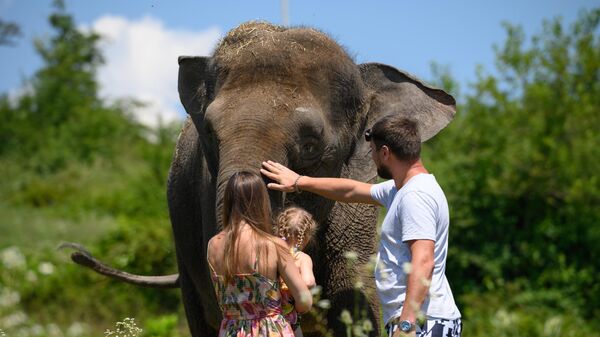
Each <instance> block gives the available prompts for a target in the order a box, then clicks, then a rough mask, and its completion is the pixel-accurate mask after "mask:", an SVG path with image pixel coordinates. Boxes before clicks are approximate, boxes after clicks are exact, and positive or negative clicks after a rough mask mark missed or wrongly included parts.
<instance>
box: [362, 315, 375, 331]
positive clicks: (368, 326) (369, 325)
mask: <svg viewBox="0 0 600 337" xmlns="http://www.w3.org/2000/svg"><path fill="white" fill-rule="evenodd" d="M362 328H363V330H364V331H366V332H370V331H373V322H371V320H370V319H368V318H366V319H365V320H364V321H363V324H362Z"/></svg>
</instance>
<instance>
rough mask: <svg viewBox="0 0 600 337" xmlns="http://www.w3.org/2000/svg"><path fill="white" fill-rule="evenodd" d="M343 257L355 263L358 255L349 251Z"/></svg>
mask: <svg viewBox="0 0 600 337" xmlns="http://www.w3.org/2000/svg"><path fill="white" fill-rule="evenodd" d="M344 257H345V258H346V259H347V260H348V261H356V260H357V259H358V254H357V253H356V252H355V251H352V250H349V251H347V252H345V253H344Z"/></svg>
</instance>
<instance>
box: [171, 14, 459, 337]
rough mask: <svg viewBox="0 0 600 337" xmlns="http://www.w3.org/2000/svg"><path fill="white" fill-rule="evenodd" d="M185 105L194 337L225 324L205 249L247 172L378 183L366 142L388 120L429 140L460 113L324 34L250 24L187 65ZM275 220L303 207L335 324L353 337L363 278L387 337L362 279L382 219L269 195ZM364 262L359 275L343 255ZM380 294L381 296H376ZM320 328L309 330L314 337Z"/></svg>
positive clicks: (177, 195)
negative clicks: (232, 181) (399, 118)
mask: <svg viewBox="0 0 600 337" xmlns="http://www.w3.org/2000/svg"><path fill="white" fill-rule="evenodd" d="M179 65H180V68H179V94H180V98H181V101H182V103H183V105H184V106H185V109H186V111H187V112H188V114H189V116H190V118H188V120H187V121H186V122H185V126H184V127H183V130H182V132H181V134H180V136H179V140H178V143H177V147H176V151H175V155H174V158H173V163H172V166H171V170H170V173H169V183H168V201H169V210H170V216H171V222H172V225H173V232H174V238H175V246H176V251H177V261H178V267H179V285H180V287H181V289H182V295H183V296H182V297H183V300H184V306H185V311H186V314H187V318H188V323H189V326H190V330H191V332H192V336H194V337H198V336H214V335H216V332H217V331H218V327H219V323H220V320H221V315H220V311H219V308H218V306H217V302H216V298H215V294H214V290H213V287H212V285H211V280H210V277H209V269H208V266H207V263H206V244H207V242H208V240H209V238H210V237H211V236H213V235H214V234H215V233H217V231H218V230H219V228H220V227H221V223H220V219H219V218H220V209H221V195H222V192H223V189H224V186H225V183H226V182H227V179H228V178H229V177H230V176H231V175H232V174H233V173H234V172H235V171H238V170H252V171H255V172H258V170H259V168H260V165H261V162H262V161H265V160H268V159H270V160H274V161H277V162H280V163H282V164H284V165H286V166H289V167H290V168H291V169H293V170H295V171H296V172H298V173H300V174H303V175H310V176H324V177H347V178H352V179H357V180H360V181H365V182H371V183H373V182H375V178H376V168H375V165H374V164H373V162H372V160H371V155H370V152H369V151H370V148H369V145H368V144H367V143H366V142H365V140H364V137H363V133H364V131H365V129H366V128H368V127H370V126H371V125H372V124H373V123H374V121H375V120H376V119H378V118H379V117H381V116H383V115H385V114H391V113H393V114H401V115H405V116H408V117H411V118H414V119H416V120H417V121H418V122H419V126H420V130H421V134H422V137H423V140H426V139H428V138H430V137H432V136H433V135H435V134H436V133H437V132H438V131H439V130H441V129H442V128H444V127H445V126H446V125H447V124H448V123H449V122H450V120H451V119H452V117H453V116H454V113H455V101H454V99H453V98H452V96H450V95H448V94H447V93H445V92H444V91H442V90H439V89H434V88H431V87H429V86H427V85H425V84H423V83H422V82H420V81H419V80H418V79H415V78H413V77H411V76H410V75H408V74H406V73H404V72H401V71H399V70H397V69H395V68H393V67H390V66H387V65H383V64H377V63H367V64H360V65H357V64H355V63H354V62H353V60H352V59H351V58H350V57H349V56H348V55H347V54H346V52H345V51H344V50H343V49H342V48H341V47H340V46H339V45H338V44H337V43H336V42H334V41H333V40H331V39H330V38H328V37H327V36H326V35H324V34H323V33H320V32H318V31H316V30H313V29H310V28H294V29H286V28H283V27H278V26H273V25H270V24H267V23H252V22H251V23H246V24H242V25H241V26H239V27H238V28H236V29H234V30H232V31H230V32H229V33H228V35H227V36H226V37H225V38H224V39H223V41H222V42H221V43H220V44H219V46H218V47H217V48H216V50H215V52H214V54H213V55H212V56H210V57H181V58H180V59H179ZM269 193H270V197H271V202H272V206H273V209H274V211H275V212H276V211H277V210H278V209H280V208H281V207H283V206H285V205H287V204H297V205H299V206H301V207H304V208H305V209H307V210H308V211H309V212H311V213H312V214H313V215H314V217H315V219H316V220H317V222H318V224H319V230H318V232H317V234H316V240H315V241H314V244H313V245H312V246H311V247H310V248H309V249H308V253H309V254H310V255H311V257H312V258H313V261H314V272H315V276H316V280H317V284H319V285H321V286H322V287H323V292H324V296H325V297H327V298H329V299H330V300H331V302H332V309H331V310H330V311H329V317H328V321H329V322H330V325H331V327H332V328H334V330H335V335H336V336H338V335H344V334H345V330H344V328H343V327H342V326H341V323H340V321H339V319H338V317H339V313H340V310H342V309H343V308H354V301H355V299H356V298H357V297H355V296H354V295H353V294H352V291H353V285H354V282H355V281H356V277H359V278H361V279H362V282H363V283H364V287H363V289H362V291H361V296H358V300H359V301H364V300H365V299H366V301H367V302H368V303H369V305H368V306H367V307H368V308H369V309H370V310H368V314H369V316H370V317H371V318H373V319H375V321H374V323H375V324H374V326H375V328H376V331H374V332H373V333H372V335H373V336H379V331H377V330H378V327H379V324H378V322H379V317H378V316H379V308H378V306H379V304H378V302H377V299H376V296H375V295H374V291H373V287H374V280H373V277H372V275H370V273H369V274H367V273H364V272H359V269H361V268H360V267H361V266H362V265H364V264H365V263H366V262H368V260H369V257H370V256H371V255H373V254H375V252H376V245H377V242H376V240H377V239H376V218H377V209H376V208H375V207H373V206H369V205H361V204H342V203H335V202H333V201H329V200H326V199H324V198H321V197H318V196H316V195H314V194H311V193H300V194H293V193H291V194H287V195H282V194H281V193H279V192H274V191H270V192H269ZM347 251H355V252H357V253H358V262H357V264H356V265H355V266H354V267H349V265H348V263H347V262H346V259H345V258H344V253H345V252H347ZM369 290H370V291H369ZM310 325H311V324H310V322H307V323H306V324H303V330H304V331H305V332H308V333H307V335H309V334H310V330H311V326H310Z"/></svg>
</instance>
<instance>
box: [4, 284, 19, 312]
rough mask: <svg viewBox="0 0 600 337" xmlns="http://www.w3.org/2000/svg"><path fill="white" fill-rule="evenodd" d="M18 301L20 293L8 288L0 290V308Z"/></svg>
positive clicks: (7, 306) (11, 305)
mask: <svg viewBox="0 0 600 337" xmlns="http://www.w3.org/2000/svg"><path fill="white" fill-rule="evenodd" d="M20 301H21V295H19V293H18V292H16V291H14V290H12V289H10V288H4V289H3V290H2V292H0V308H9V307H14V306H15V305H16V304H17V303H19V302H20Z"/></svg>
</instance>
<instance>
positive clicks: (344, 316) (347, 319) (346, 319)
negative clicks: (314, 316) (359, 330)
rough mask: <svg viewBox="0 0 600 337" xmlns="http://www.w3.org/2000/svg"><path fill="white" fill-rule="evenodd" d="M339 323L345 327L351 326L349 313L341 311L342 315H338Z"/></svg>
mask: <svg viewBox="0 0 600 337" xmlns="http://www.w3.org/2000/svg"><path fill="white" fill-rule="evenodd" d="M340 321H342V323H344V324H346V325H351V324H352V315H350V311H348V310H346V309H344V310H342V313H341V314H340Z"/></svg>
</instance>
